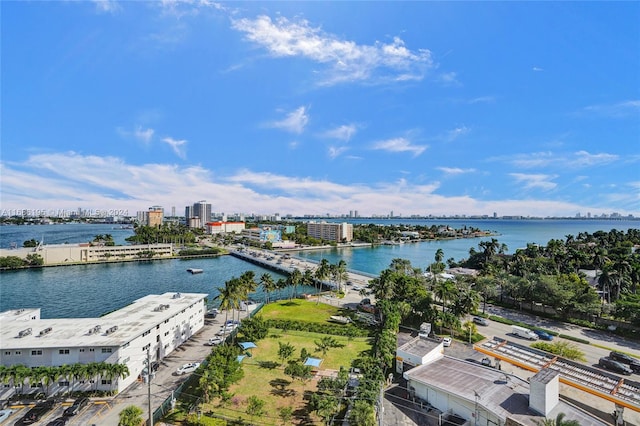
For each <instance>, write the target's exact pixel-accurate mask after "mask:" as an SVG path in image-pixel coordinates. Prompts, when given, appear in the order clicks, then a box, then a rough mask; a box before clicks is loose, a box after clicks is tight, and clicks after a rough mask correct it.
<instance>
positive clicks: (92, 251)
mask: <svg viewBox="0 0 640 426" xmlns="http://www.w3.org/2000/svg"><path fill="white" fill-rule="evenodd" d="M151 253H153V256H152V257H151V258H154V259H157V258H160V257H171V256H173V244H138V245H132V246H104V245H96V246H92V245H91V244H89V243H80V244H53V245H44V246H38V247H34V248H20V249H16V250H7V249H0V257H5V256H16V257H19V258H21V259H25V258H26V257H27V255H29V254H38V255H39V256H41V257H42V259H43V260H44V264H45V265H59V264H65V263H84V262H87V263H89V262H104V261H107V260H112V261H114V260H133V259H139V258H142V257H149V256H148V255H149V254H151Z"/></svg>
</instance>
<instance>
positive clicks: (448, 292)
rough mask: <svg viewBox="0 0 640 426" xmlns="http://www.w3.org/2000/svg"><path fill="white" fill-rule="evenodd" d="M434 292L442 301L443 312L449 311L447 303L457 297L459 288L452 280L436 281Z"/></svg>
mask: <svg viewBox="0 0 640 426" xmlns="http://www.w3.org/2000/svg"><path fill="white" fill-rule="evenodd" d="M433 291H434V292H435V293H436V294H437V295H438V297H439V298H440V300H441V301H442V312H446V310H447V301H449V300H451V299H452V298H453V297H454V296H455V292H456V291H457V288H456V286H455V284H454V283H453V281H451V280H436V283H435V285H434V288H433Z"/></svg>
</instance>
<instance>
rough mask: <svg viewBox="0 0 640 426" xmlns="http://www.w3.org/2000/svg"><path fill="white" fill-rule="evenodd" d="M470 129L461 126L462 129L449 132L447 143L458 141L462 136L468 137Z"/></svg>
mask: <svg viewBox="0 0 640 426" xmlns="http://www.w3.org/2000/svg"><path fill="white" fill-rule="evenodd" d="M469 131H470V129H469V128H468V127H466V126H461V127H456V128H455V129H453V130H449V131H448V132H447V141H449V142H453V141H454V140H456V139H458V138H459V137H461V136H464V135H466V134H467V133H469Z"/></svg>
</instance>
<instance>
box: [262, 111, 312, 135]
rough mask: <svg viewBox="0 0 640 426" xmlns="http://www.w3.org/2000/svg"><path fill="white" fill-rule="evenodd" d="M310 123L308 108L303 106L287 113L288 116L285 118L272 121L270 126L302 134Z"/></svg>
mask: <svg viewBox="0 0 640 426" xmlns="http://www.w3.org/2000/svg"><path fill="white" fill-rule="evenodd" d="M308 123H309V114H307V108H306V107H303V106H301V107H299V108H298V109H296V110H295V111H292V112H290V113H289V114H287V116H286V117H285V118H284V119H283V120H280V121H274V122H272V123H270V124H269V127H274V128H276V129H282V130H284V131H287V132H290V133H296V134H301V133H302V132H304V128H305V127H306V126H307V124H308Z"/></svg>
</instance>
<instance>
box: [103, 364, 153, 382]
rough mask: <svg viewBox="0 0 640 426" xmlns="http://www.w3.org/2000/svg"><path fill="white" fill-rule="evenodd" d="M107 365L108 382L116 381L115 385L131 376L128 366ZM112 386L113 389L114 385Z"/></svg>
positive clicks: (106, 375) (106, 376)
mask: <svg viewBox="0 0 640 426" xmlns="http://www.w3.org/2000/svg"><path fill="white" fill-rule="evenodd" d="M105 364H106V365H105V378H106V379H107V380H113V379H115V383H114V384H117V383H118V380H119V379H120V378H123V379H124V378H126V377H127V376H129V374H130V372H129V367H127V365H126V364H111V363H105ZM148 371H150V369H149V370H148ZM111 386H112V387H113V384H112V385H111Z"/></svg>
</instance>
